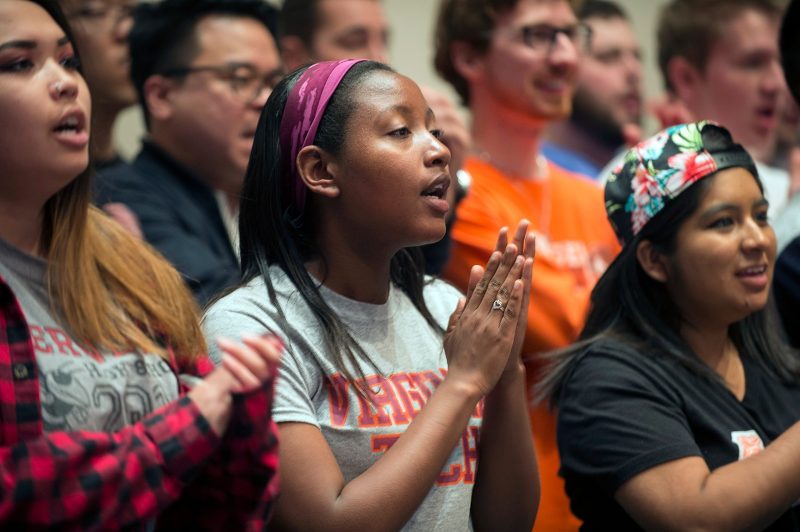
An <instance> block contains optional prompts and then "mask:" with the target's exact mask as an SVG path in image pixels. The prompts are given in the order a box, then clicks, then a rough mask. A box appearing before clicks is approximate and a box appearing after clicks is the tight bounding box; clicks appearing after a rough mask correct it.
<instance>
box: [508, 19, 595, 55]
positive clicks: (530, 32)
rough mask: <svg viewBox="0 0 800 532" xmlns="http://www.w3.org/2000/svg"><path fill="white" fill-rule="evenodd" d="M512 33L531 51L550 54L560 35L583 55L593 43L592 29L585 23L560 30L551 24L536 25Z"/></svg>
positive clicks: (517, 29)
mask: <svg viewBox="0 0 800 532" xmlns="http://www.w3.org/2000/svg"><path fill="white" fill-rule="evenodd" d="M511 31H512V32H514V33H515V34H517V35H519V36H520V37H521V38H522V42H523V43H524V44H525V46H527V47H528V48H530V49H531V50H534V51H537V52H542V53H550V52H552V50H553V46H555V44H556V41H557V40H558V35H559V34H561V33H563V34H564V36H565V37H566V38H567V39H569V41H570V42H571V43H572V44H573V45H574V46H575V48H576V49H577V50H578V51H580V52H581V53H583V52H587V51H588V50H589V46H590V44H591V41H592V28H590V27H589V26H587V25H586V24H583V23H580V22H579V23H577V24H575V25H573V26H566V27H563V28H558V27H556V26H551V25H549V24H535V25H530V26H522V27H520V28H516V29H512V30H511Z"/></svg>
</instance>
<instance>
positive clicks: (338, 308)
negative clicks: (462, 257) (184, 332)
mask: <svg viewBox="0 0 800 532" xmlns="http://www.w3.org/2000/svg"><path fill="white" fill-rule="evenodd" d="M270 278H271V279H272V282H273V283H274V286H275V290H276V293H277V297H278V302H279V305H280V306H281V308H282V309H283V312H284V313H285V318H286V319H285V320H284V319H283V318H281V317H280V316H279V314H278V312H277V311H276V309H275V308H274V307H273V306H272V304H271V303H270V301H269V297H268V295H267V288H266V286H265V284H264V281H263V279H261V278H257V279H255V280H253V281H251V282H250V283H248V284H247V285H246V286H244V287H242V288H239V289H238V290H236V291H234V292H233V293H231V294H229V295H227V296H225V297H224V298H222V299H221V300H220V301H218V302H217V303H215V304H214V305H213V306H212V307H211V309H209V311H208V312H207V314H206V316H205V318H204V320H203V327H204V331H205V333H206V338H207V339H208V342H209V346H210V349H211V356H212V358H213V359H214V360H215V361H219V351H218V349H217V348H216V346H215V341H214V340H215V339H216V338H217V337H219V336H226V337H230V338H235V339H237V338H239V337H240V336H242V335H243V334H260V333H263V332H264V331H265V330H270V331H274V332H276V333H278V334H279V335H280V336H281V337H282V338H283V339H284V341H285V342H286V343H287V349H286V352H285V353H284V355H283V360H282V364H281V369H280V374H279V376H278V379H277V384H276V394H275V403H274V406H273V419H274V420H275V421H276V422H278V423H282V422H301V423H308V424H311V425H314V426H315V427H318V428H319V429H320V430H321V431H322V434H323V435H324V437H325V439H326V441H327V442H328V445H329V446H330V448H331V450H332V452H333V454H334V455H335V456H336V460H337V462H338V463H339V467H340V468H341V470H342V474H343V475H344V478H345V481H346V482H349V481H350V480H352V479H353V478H355V477H357V476H358V475H360V474H361V473H363V472H364V471H366V470H367V469H368V468H369V467H370V466H371V465H372V464H374V463H375V462H376V461H377V460H378V459H379V458H380V457H381V455H382V453H384V452H385V451H386V450H387V449H388V448H389V447H390V446H391V445H392V444H393V443H394V442H395V441H396V440H397V438H399V437H400V435H401V434H402V433H403V431H404V430H405V429H406V427H407V426H408V424H409V423H410V422H411V420H412V419H413V418H414V416H415V415H416V413H417V412H419V411H420V409H421V408H422V407H423V406H424V405H425V403H426V402H427V400H428V399H429V398H430V396H431V395H432V394H433V392H434V390H435V389H436V387H437V386H438V385H439V384H440V383H441V381H442V379H443V378H444V376H445V375H446V373H447V360H446V358H445V354H444V349H443V347H442V337H441V334H440V333H439V332H438V331H434V330H433V329H432V328H431V327H430V326H429V325H428V323H427V322H426V321H425V318H423V317H422V315H421V314H420V313H419V312H418V311H417V309H416V308H415V307H414V305H413V304H412V302H411V300H410V299H409V298H408V297H407V296H406V295H405V293H403V291H402V290H400V289H399V288H397V287H395V286H392V287H391V288H390V292H389V298H388V301H387V302H386V303H385V304H382V305H373V304H368V303H361V302H358V301H353V300H351V299H347V298H345V297H342V296H341V295H339V294H336V293H334V292H332V291H331V290H328V289H327V288H325V287H322V288H321V293H322V297H323V298H324V299H325V301H326V302H327V303H328V304H329V305H330V306H331V307H332V308H333V309H334V311H335V312H336V313H337V315H338V316H339V317H340V318H341V319H342V320H343V321H344V323H345V324H346V325H347V326H348V327H349V329H350V331H351V334H352V335H353V337H354V338H355V339H356V341H357V342H358V343H359V345H360V346H361V347H362V348H363V349H364V351H365V352H366V353H367V354H368V356H369V357H370V358H371V359H372V362H373V363H374V364H375V367H376V369H377V370H378V371H377V372H376V371H375V369H372V368H371V366H368V365H365V366H364V368H363V369H364V372H365V374H366V376H367V379H368V382H369V384H370V385H371V386H372V388H373V389H374V390H375V391H376V395H375V401H374V402H375V404H376V405H377V408H376V407H373V406H370V405H369V404H368V403H367V402H366V401H363V400H360V399H359V397H358V395H357V394H356V392H355V391H354V390H353V386H352V385H351V384H350V383H348V382H346V381H345V379H344V377H342V375H341V373H340V372H338V371H337V370H336V369H335V368H334V366H333V363H332V362H331V360H330V357H329V356H328V355H327V353H325V352H324V350H323V348H322V346H323V345H324V343H323V339H322V338H323V337H322V334H321V326H320V324H319V322H318V321H317V318H316V317H315V316H314V315H313V314H312V312H311V310H310V309H309V307H308V305H306V303H305V302H304V301H303V299H302V297H301V296H300V295H299V293H298V292H297V291H296V288H295V287H294V285H293V284H292V283H291V282H290V281H289V280H288V278H287V277H286V275H285V273H284V272H283V270H281V269H280V268H277V267H273V268H272V269H271V270H270ZM424 296H425V302H426V304H427V305H428V308H429V309H430V311H431V313H432V314H433V316H434V318H435V319H436V321H437V322H438V323H439V324H440V325H441V326H442V327H443V328H444V327H446V325H447V320H448V319H449V317H450V314H451V313H452V311H453V310H454V309H455V307H456V303H457V301H458V298H459V297H460V293H459V292H458V291H457V290H456V289H455V288H453V287H452V286H450V285H449V284H447V283H445V282H443V281H438V280H437V281H432V282H430V283H429V284H428V285H427V286H426V288H425V291H424ZM482 406H483V405H482V403H481V404H480V405H479V406H478V408H476V411H475V412H474V414H473V417H472V418H471V419H470V422H469V426H468V427H467V428H466V430H465V431H464V434H463V435H462V439H461V441H460V442H459V444H458V445H456V448H455V449H454V450H453V453H452V454H451V455H450V457H449V459H448V460H447V463H446V464H445V466H444V468H443V469H442V472H441V474H440V475H439V478H438V480H437V482H436V483H435V485H434V486H433V487H432V489H431V491H430V492H429V493H428V496H427V497H426V498H425V500H424V501H423V503H422V505H421V506H420V507H419V508H418V509H417V512H416V513H415V514H414V515H413V516H412V518H411V520H410V521H409V522H408V523H407V524H406V526H405V527H404V530H469V529H471V528H472V525H471V522H470V500H471V496H472V487H473V485H474V483H475V477H476V472H477V442H478V435H479V431H480V424H481V414H482ZM408 467H411V468H413V467H414V462H413V461H410V462H409V464H408Z"/></svg>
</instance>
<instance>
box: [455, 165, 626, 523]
mask: <svg viewBox="0 0 800 532" xmlns="http://www.w3.org/2000/svg"><path fill="white" fill-rule="evenodd" d="M465 169H466V170H467V171H468V172H469V173H470V174H471V175H472V185H471V187H470V190H469V193H468V195H467V197H466V198H464V200H463V201H462V202H461V204H460V205H459V207H458V212H457V216H456V221H455V224H454V226H453V229H452V238H453V250H452V255H451V257H450V261H449V262H448V264H447V266H446V268H445V271H444V277H445V278H447V279H449V280H450V281H452V282H453V283H455V284H456V286H458V287H459V288H461V289H462V290H466V286H467V282H468V279H469V271H470V268H471V267H472V266H473V265H475V264H481V265H484V264H486V260H487V259H488V258H489V255H490V254H491V252H492V251H493V249H494V246H495V243H496V241H497V232H498V231H499V229H500V228H501V227H503V226H508V228H509V233H510V234H513V231H514V229H515V228H516V226H517V223H518V222H519V221H520V220H521V219H522V218H527V219H528V220H530V222H531V225H530V228H531V230H532V231H534V232H535V233H536V262H535V263H534V267H533V284H532V287H531V301H530V307H529V310H528V327H527V331H526V335H525V342H524V347H523V357H524V358H525V363H526V368H527V381H528V389H529V390H530V389H531V385H532V384H533V383H534V382H535V380H536V376H537V373H538V369H539V366H540V363H539V361H538V359H537V358H538V357H537V356H536V355H538V354H539V353H542V352H544V351H549V350H552V349H555V348H558V347H564V346H566V345H568V344H570V343H572V342H573V341H574V340H575V339H576V338H577V336H578V334H579V333H580V331H581V329H582V327H583V323H584V320H585V318H586V313H587V311H588V308H589V296H590V294H591V291H592V288H594V285H595V283H596V282H597V279H598V278H599V277H600V275H601V274H602V273H603V272H604V271H605V269H606V267H607V266H608V264H609V263H610V262H611V260H612V259H613V258H614V256H615V255H616V254H617V253H618V252H619V244H618V243H617V240H616V237H615V236H614V233H613V231H612V229H611V225H610V224H609V223H608V220H607V218H606V213H605V208H604V205H603V191H602V190H601V189H600V188H599V187H598V186H597V184H595V183H593V182H591V181H589V180H588V179H585V178H583V177H580V176H578V175H577V174H572V173H570V172H567V171H566V170H564V169H562V168H560V167H558V166H556V165H554V164H552V163H548V179H543V180H536V181H533V180H523V179H517V178H512V177H509V176H506V175H504V174H503V173H501V172H500V171H499V170H497V169H496V168H495V167H493V166H491V165H489V164H487V163H486V162H484V161H481V160H479V159H475V158H472V159H469V160H468V161H467V163H466V164H465ZM530 417H531V423H532V425H533V439H534V444H535V447H536V454H537V459H538V462H539V475H540V478H541V486H542V494H541V500H540V503H539V514H538V516H537V518H536V526H535V527H534V530H542V531H545V530H546V531H548V532H550V531H562V530H563V531H567V530H577V529H578V526H579V525H580V522H579V521H578V519H577V518H576V517H574V516H573V515H572V513H571V512H570V510H569V500H568V499H567V496H566V494H565V493H564V483H563V480H562V479H561V478H560V477H559V476H558V469H559V466H560V462H559V458H558V448H557V446H556V424H555V416H554V415H553V414H552V413H551V412H550V411H549V410H548V408H547V407H546V406H538V407H536V408H533V407H531V408H530Z"/></svg>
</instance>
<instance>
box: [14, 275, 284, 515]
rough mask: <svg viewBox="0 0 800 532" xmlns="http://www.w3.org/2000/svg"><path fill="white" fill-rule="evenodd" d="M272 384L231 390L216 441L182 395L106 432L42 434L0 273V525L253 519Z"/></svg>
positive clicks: (272, 445) (263, 489) (266, 457)
mask: <svg viewBox="0 0 800 532" xmlns="http://www.w3.org/2000/svg"><path fill="white" fill-rule="evenodd" d="M173 361H174V359H173ZM172 366H173V371H174V372H175V373H176V374H179V373H195V374H197V375H199V376H202V375H205V374H207V373H208V372H209V371H210V370H211V369H212V368H213V366H212V364H211V362H210V361H208V359H201V360H200V362H199V363H197V364H196V365H195V367H193V368H183V367H177V366H176V365H175V364H173V365H172ZM271 384H272V383H270V385H269V386H265V387H264V388H263V389H262V390H261V391H259V392H254V393H251V394H248V395H246V396H241V397H236V398H235V400H234V407H233V408H234V411H233V415H232V419H231V422H230V425H229V428H228V430H227V432H226V433H225V435H224V437H223V438H221V439H220V438H219V437H217V436H216V435H215V434H214V432H213V431H212V430H211V427H210V426H209V424H208V423H207V421H206V420H205V418H203V416H202V415H201V414H200V412H199V410H198V409H197V407H196V406H195V404H194V403H193V402H192V401H191V400H190V399H189V398H188V397H186V396H185V395H184V396H182V397H181V398H180V399H179V400H177V401H174V402H173V403H170V404H169V405H166V406H164V407H162V408H161V409H159V410H156V411H154V412H152V413H151V414H150V415H148V416H147V417H146V418H145V419H144V420H142V421H141V422H139V423H136V424H134V425H130V426H127V427H125V428H123V429H122V430H120V431H118V432H115V433H98V432H51V433H47V434H44V433H43V430H42V420H41V405H40V400H39V377H38V370H37V366H36V360H35V355H34V351H33V344H32V342H31V339H30V335H29V332H28V327H27V324H26V322H25V318H24V316H23V313H22V310H21V309H20V307H19V304H18V303H17V300H16V298H15V297H14V294H13V293H12V292H11V289H10V288H9V287H8V285H6V283H5V282H4V281H3V279H2V278H0V527H2V528H7V527H14V526H16V527H19V528H23V527H24V528H26V529H30V528H40V527H42V528H43V527H57V528H59V529H60V530H92V529H103V530H108V529H121V528H126V529H137V528H143V527H144V526H146V524H147V523H148V522H149V521H151V520H153V519H155V518H156V517H157V518H158V521H157V528H163V529H178V528H180V529H184V528H194V529H195V530H221V529H235V530H245V529H261V528H263V526H264V524H265V523H266V520H267V519H268V518H269V514H270V511H271V508H272V502H273V501H274V500H275V497H276V495H277V488H278V475H277V462H278V457H277V439H276V436H275V435H276V433H277V429H276V427H275V425H274V423H273V421H272V419H271V415H270V412H271V405H272V386H271ZM185 391H186V390H185V389H182V393H184V392H185Z"/></svg>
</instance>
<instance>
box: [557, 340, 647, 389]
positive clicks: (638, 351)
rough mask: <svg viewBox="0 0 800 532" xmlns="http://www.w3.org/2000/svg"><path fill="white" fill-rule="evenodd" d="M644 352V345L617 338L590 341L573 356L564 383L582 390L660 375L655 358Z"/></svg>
mask: <svg viewBox="0 0 800 532" xmlns="http://www.w3.org/2000/svg"><path fill="white" fill-rule="evenodd" d="M646 349H647V348H646V347H644V346H643V345H634V344H633V343H632V342H627V341H622V340H617V339H600V340H597V341H595V342H592V343H590V344H589V345H587V346H586V348H585V349H584V350H583V351H581V352H580V353H579V354H577V355H576V356H575V359H574V360H573V362H572V363H571V368H570V371H569V372H568V375H567V378H566V379H565V384H567V385H568V384H569V383H570V382H572V384H578V385H579V386H581V387H584V386H592V385H598V384H602V385H609V384H613V383H614V382H615V381H619V382H630V381H632V380H641V379H647V380H649V379H650V378H651V377H652V375H653V374H654V373H658V372H660V371H659V370H658V368H659V366H660V364H659V360H658V358H657V357H656V356H654V355H652V354H647V353H645V350H646Z"/></svg>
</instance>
